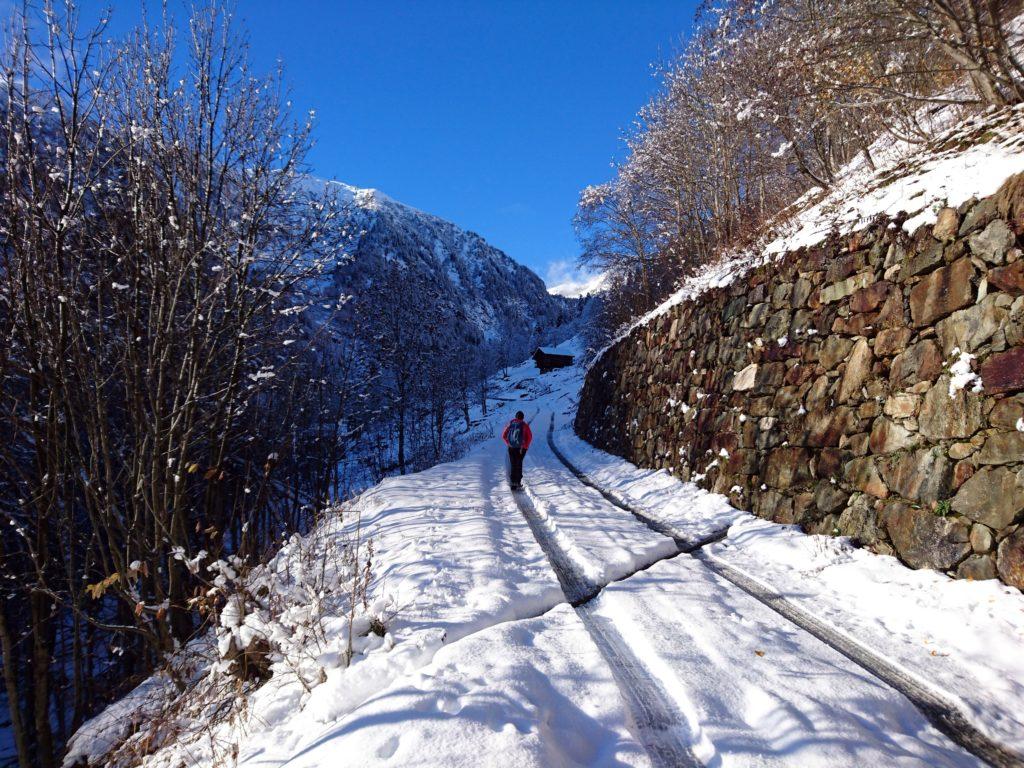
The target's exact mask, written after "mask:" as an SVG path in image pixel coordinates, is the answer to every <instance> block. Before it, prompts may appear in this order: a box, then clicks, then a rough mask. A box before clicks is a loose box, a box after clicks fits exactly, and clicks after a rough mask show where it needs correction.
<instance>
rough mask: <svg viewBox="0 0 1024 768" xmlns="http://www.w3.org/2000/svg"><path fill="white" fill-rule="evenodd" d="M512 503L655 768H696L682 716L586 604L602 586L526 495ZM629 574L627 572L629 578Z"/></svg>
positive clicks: (697, 762)
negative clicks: (603, 665) (603, 666)
mask: <svg viewBox="0 0 1024 768" xmlns="http://www.w3.org/2000/svg"><path fill="white" fill-rule="evenodd" d="M513 496H514V497H515V500H516V505H517V506H518V507H519V510H520V512H522V514H523V517H524V518H526V522H527V524H528V525H529V526H530V530H531V531H532V532H533V535H534V537H535V538H536V539H537V543H538V544H539V545H540V547H541V549H542V550H543V551H544V554H545V555H546V556H547V558H548V561H549V562H550V563H551V567H552V569H553V570H554V571H555V575H556V576H557V577H558V582H559V584H561V586H562V591H563V592H564V593H565V597H566V600H568V601H569V603H570V604H571V605H572V606H573V608H575V609H576V614H577V615H578V616H579V617H580V620H581V621H582V622H583V625H584V626H585V627H586V629H587V632H588V633H589V634H590V637H591V639H592V640H593V641H594V644H595V645H596V646H597V648H598V650H599V651H600V652H601V655H602V656H603V657H604V659H605V661H606V662H607V663H608V666H609V667H610V668H611V671H612V676H613V677H614V678H615V682H616V684H617V685H618V687H619V691H620V693H621V695H622V698H623V701H624V702H625V704H626V707H627V709H628V710H629V714H630V718H631V720H632V722H633V727H634V730H635V735H636V737H637V739H638V740H639V741H640V743H641V744H643V746H644V749H645V750H646V751H647V754H648V756H649V757H650V759H651V764H652V765H654V766H655V767H656V768H675V767H677V766H678V767H679V768H697V767H698V766H701V765H702V763H701V762H700V760H698V759H697V757H696V756H695V755H694V754H693V752H691V751H690V749H689V748H688V747H687V746H686V732H687V730H686V726H685V722H686V721H685V718H684V716H683V714H682V713H681V712H680V711H679V709H678V707H677V706H676V705H675V703H674V702H673V701H672V699H671V697H670V696H669V695H668V693H666V692H665V690H664V689H663V688H662V687H661V686H660V685H659V684H658V682H657V681H656V680H655V679H654V678H653V677H652V676H651V674H650V673H649V672H648V671H647V669H646V668H645V667H644V665H643V664H642V663H641V662H640V660H639V659H638V658H637V657H636V655H635V654H634V653H633V651H632V650H631V648H630V646H629V644H628V643H627V642H626V641H625V640H624V639H623V638H622V636H621V635H620V634H619V633H618V631H616V629H615V627H614V626H613V625H611V624H610V623H609V622H607V621H606V620H604V619H602V618H601V617H600V616H598V615H597V614H596V613H595V612H594V611H593V610H592V607H591V606H590V605H589V603H590V602H591V600H593V598H595V597H596V596H597V595H598V594H600V592H601V590H602V589H603V588H604V586H605V585H598V584H595V583H593V582H592V581H591V580H590V579H588V578H587V577H586V576H585V575H584V574H582V573H580V570H579V568H578V567H577V566H576V565H575V564H574V563H573V562H572V559H571V558H570V557H569V555H568V554H566V553H565V552H564V551H563V550H562V548H561V547H560V546H559V545H558V543H557V541H556V540H555V536H554V533H553V531H551V530H550V529H549V526H548V525H547V524H546V523H545V520H544V518H543V517H542V516H541V514H540V513H539V512H538V511H537V509H536V507H535V506H534V504H533V502H532V501H531V499H530V497H529V496H528V495H527V494H526V493H524V492H522V491H519V492H515V493H514V494H513ZM630 575H632V574H630Z"/></svg>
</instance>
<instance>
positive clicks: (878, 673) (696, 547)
mask: <svg viewBox="0 0 1024 768" xmlns="http://www.w3.org/2000/svg"><path fill="white" fill-rule="evenodd" d="M554 421H555V417H554V414H552V415H551V423H550V425H549V427H548V445H549V446H550V448H551V451H552V453H554V454H555V456H556V457H557V458H558V460H559V461H561V462H562V464H564V465H565V467H566V469H568V470H569V472H570V473H572V475H573V476H574V477H575V478H576V479H577V480H579V481H580V482H581V483H583V484H584V485H587V486H588V487H590V488H593V489H594V490H596V491H598V492H599V493H600V494H601V495H602V496H603V497H604V498H605V499H606V500H607V501H608V502H610V503H611V504H614V505H615V506H617V507H619V508H620V509H622V510H624V511H626V512H629V513H630V514H631V515H633V516H634V517H635V518H636V519H637V520H639V521H640V522H642V523H644V524H645V525H646V526H647V527H648V528H650V529H651V530H652V531H654V532H655V533H659V534H661V535H663V536H668V537H669V538H671V539H672V540H673V541H675V542H676V545H677V546H678V547H679V552H680V553H681V554H691V555H693V556H694V557H695V558H696V559H697V560H699V561H700V562H701V563H702V564H703V565H704V566H706V567H707V568H709V569H710V570H711V571H713V572H714V573H715V574H716V575H718V576H719V577H721V578H723V579H725V580H726V581H728V582H729V583H731V584H733V585H734V586H736V587H738V588H739V589H740V590H742V591H743V592H745V593H747V594H748V595H750V596H751V597H753V598H754V599H755V600H758V601H759V602H761V603H762V604H764V605H766V606H767V607H769V608H771V609H772V610H773V611H775V612H776V613H777V614H779V615H780V616H782V617H783V618H785V619H786V620H787V621H789V622H790V623H792V624H795V625H796V626H797V627H799V628H800V629H802V630H804V631H805V632H807V633H808V634H810V635H812V636H814V637H815V638H817V639H818V640H820V641H821V642H823V643H824V644H825V645H827V646H829V647H830V648H832V649H833V650H835V651H837V652H838V653H840V654H842V655H843V656H845V657H846V658H848V659H849V660H850V661H852V662H853V663H855V664H856V665H858V666H859V667H861V668H862V669H864V670H865V671H866V672H868V673H869V674H871V675H873V676H874V677H876V678H877V679H879V680H881V681H882V682H883V683H885V684H886V685H888V686H889V687H890V688H893V689H894V690H896V691H898V692H899V693H900V694H902V695H903V696H904V697H905V698H906V699H907V700H909V701H910V702H911V703H912V704H913V705H914V706H915V707H916V708H917V709H918V711H919V712H921V714H922V715H924V717H925V718H926V719H927V720H928V722H930V723H931V724H932V726H934V727H935V729H936V730H937V731H939V732H940V733H942V734H943V735H944V736H946V737H947V738H948V739H949V740H950V741H952V742H954V743H955V744H957V745H958V746H960V747H962V748H963V749H965V750H967V751H968V752H970V753H971V754H973V755H974V756H975V757H978V758H980V759H981V760H984V761H985V762H987V763H988V764H990V765H993V766H996V767H997V768H1022V767H1024V756H1021V755H1019V754H1017V753H1016V752H1014V751H1012V750H1010V749H1008V748H1007V747H1005V746H1003V745H1002V744H999V743H998V742H997V741H995V740H993V739H991V738H990V737H989V736H987V735H986V734H985V733H983V732H982V731H981V730H979V729H978V728H977V727H976V726H975V725H974V724H973V723H971V721H970V719H969V718H968V716H967V715H966V714H965V713H964V712H963V710H961V708H960V707H959V706H957V705H956V703H954V702H953V701H951V700H950V699H948V698H946V697H945V696H943V695H942V694H941V693H939V692H937V691H935V690H934V689H932V688H931V687H930V686H929V685H927V683H924V682H922V681H920V680H918V679H917V678H916V677H914V676H913V675H911V674H910V673H909V672H907V671H906V670H904V669H902V668H901V667H899V666H898V665H897V664H895V663H893V662H892V661H890V660H889V659H887V658H885V657H884V656H881V655H879V654H877V653H875V652H874V651H872V650H871V649H870V648H868V647H867V646H865V645H863V644H862V643H860V642H859V641H857V640H855V639H854V638H852V637H850V636H849V635H847V634H845V633H843V632H841V631H840V630H838V629H836V628H835V627H833V626H831V625H830V624H827V623H826V622H824V621H822V620H821V619H819V618H818V617H816V616H814V615H813V614H810V613H808V612H807V611H805V610H803V609H802V608H800V607H798V606H797V605H795V604H794V603H792V602H791V601H789V600H787V599H786V598H785V597H783V596H782V595H781V594H779V593H778V592H776V591H775V590H773V589H771V588H770V587H768V586H767V585H765V584H762V583H761V582H759V581H757V580H756V579H755V578H754V577H752V576H751V575H749V574H747V573H745V572H744V571H742V570H740V569H738V568H736V567H735V566H733V565H730V564H728V563H726V562H725V561H723V560H721V559H719V558H716V557H714V556H713V555H710V554H708V553H707V552H703V551H701V549H702V547H704V546H706V545H708V544H711V543H714V542H716V541H720V540H721V539H723V538H725V536H726V535H727V533H728V529H725V530H723V531H719V532H717V533H714V534H711V535H710V536H708V537H706V538H704V539H700V540H697V541H691V540H689V539H687V538H686V537H684V536H681V535H680V534H679V532H678V531H676V530H675V529H674V528H673V527H672V526H671V525H670V524H668V523H666V522H665V521H663V520H658V519H656V518H654V517H652V516H651V515H649V514H647V513H646V512H645V511H644V510H641V509H639V508H637V507H636V506H635V505H633V504H630V503H628V502H627V501H626V500H625V499H622V498H620V497H619V496H618V494H615V493H614V492H612V491H610V490H608V489H606V488H602V487H601V486H599V485H598V484H597V483H595V482H594V481H593V480H592V479H591V478H590V477H588V476H587V475H586V474H585V473H584V472H582V471H581V470H580V469H579V468H578V467H576V466H575V465H574V464H573V463H572V462H571V461H569V459H568V458H566V456H565V454H563V453H562V452H561V451H560V450H559V449H558V447H557V446H556V445H555V440H554Z"/></svg>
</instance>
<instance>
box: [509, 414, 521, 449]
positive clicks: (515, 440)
mask: <svg viewBox="0 0 1024 768" xmlns="http://www.w3.org/2000/svg"><path fill="white" fill-rule="evenodd" d="M507 439H508V444H509V445H510V446H511V447H512V448H522V447H523V422H521V421H519V419H513V420H512V421H511V422H509V425H508V436H507Z"/></svg>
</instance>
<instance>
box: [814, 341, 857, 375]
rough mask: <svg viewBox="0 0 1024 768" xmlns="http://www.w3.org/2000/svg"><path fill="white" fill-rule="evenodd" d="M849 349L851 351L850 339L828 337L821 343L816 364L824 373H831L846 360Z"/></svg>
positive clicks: (851, 342) (851, 343)
mask: <svg viewBox="0 0 1024 768" xmlns="http://www.w3.org/2000/svg"><path fill="white" fill-rule="evenodd" d="M851 349H853V341H852V340H851V339H844V338H843V337H842V336H829V337H828V338H826V339H825V340H824V341H823V342H822V343H821V348H820V349H819V351H818V362H819V363H821V366H822V368H824V369H825V370H826V371H831V370H833V369H835V367H836V366H837V365H839V363H841V362H842V361H843V360H845V359H846V356H847V355H849V354H850V350H851Z"/></svg>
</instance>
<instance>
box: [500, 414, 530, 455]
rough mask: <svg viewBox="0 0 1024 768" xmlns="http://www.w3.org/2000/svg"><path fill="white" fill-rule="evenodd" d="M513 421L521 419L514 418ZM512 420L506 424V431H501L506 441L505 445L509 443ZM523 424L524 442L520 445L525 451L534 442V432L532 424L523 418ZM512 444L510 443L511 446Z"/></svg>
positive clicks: (502, 437)
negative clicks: (531, 429)
mask: <svg viewBox="0 0 1024 768" xmlns="http://www.w3.org/2000/svg"><path fill="white" fill-rule="evenodd" d="M512 421H520V419H512ZM512 421H510V422H509V423H508V424H506V425H505V431H504V432H502V433H501V439H502V440H504V441H505V445H508V430H509V427H511V426H512ZM522 425H523V444H522V445H521V446H520V448H522V449H523V450H524V451H525V450H528V449H529V447H530V443H532V442H533V432H531V431H530V425H529V424H527V423H526V421H525V420H522ZM511 447H512V446H511V445H509V448H511Z"/></svg>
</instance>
